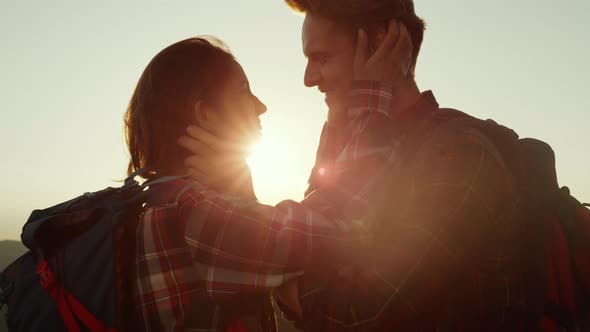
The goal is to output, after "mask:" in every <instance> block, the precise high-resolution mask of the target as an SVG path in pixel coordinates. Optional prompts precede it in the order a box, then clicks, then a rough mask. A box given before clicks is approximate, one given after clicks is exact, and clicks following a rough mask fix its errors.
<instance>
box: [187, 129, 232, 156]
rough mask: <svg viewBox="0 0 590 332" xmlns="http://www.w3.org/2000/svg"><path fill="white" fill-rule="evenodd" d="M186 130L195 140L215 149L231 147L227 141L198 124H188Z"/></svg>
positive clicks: (222, 149)
mask: <svg viewBox="0 0 590 332" xmlns="http://www.w3.org/2000/svg"><path fill="white" fill-rule="evenodd" d="M186 132H187V134H189V135H190V136H191V137H192V138H194V139H195V140H198V141H201V142H203V143H205V144H206V145H208V146H209V147H210V148H211V149H213V150H215V151H225V150H228V149H229V147H228V146H227V143H226V142H224V141H223V140H222V139H220V138H218V137H217V136H215V135H213V134H211V133H210V132H208V131H206V130H204V129H203V128H200V127H197V126H188V127H187V129H186Z"/></svg>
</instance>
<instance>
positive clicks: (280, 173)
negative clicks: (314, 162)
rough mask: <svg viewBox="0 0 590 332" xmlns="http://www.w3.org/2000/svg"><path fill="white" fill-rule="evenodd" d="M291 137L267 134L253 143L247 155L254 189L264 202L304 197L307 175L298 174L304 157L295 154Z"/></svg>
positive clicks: (272, 203) (269, 202) (275, 202)
mask: <svg viewBox="0 0 590 332" xmlns="http://www.w3.org/2000/svg"><path fill="white" fill-rule="evenodd" d="M273 134H274V135H273ZM288 136H289V135H286V134H284V133H283V134H281V133H276V132H275V133H270V132H267V133H265V135H262V137H261V138H260V139H259V140H258V142H257V143H255V145H253V146H252V149H251V153H250V156H249V157H248V158H247V161H248V165H249V166H250V169H251V171H252V181H253V184H254V191H255V192H256V196H257V197H258V200H259V201H260V202H261V203H264V204H271V205H274V204H277V203H278V202H280V201H282V200H284V199H295V200H300V199H301V198H302V194H303V192H304V190H305V187H306V183H307V175H306V174H304V175H303V176H300V175H299V174H298V173H299V172H298V167H299V166H300V165H301V158H299V157H298V155H297V154H296V153H294V149H293V142H291V139H290V138H289V137H288Z"/></svg>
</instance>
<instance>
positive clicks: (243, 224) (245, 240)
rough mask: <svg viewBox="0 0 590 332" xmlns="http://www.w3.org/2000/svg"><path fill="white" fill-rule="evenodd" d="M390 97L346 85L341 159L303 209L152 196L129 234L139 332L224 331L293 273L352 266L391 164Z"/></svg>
mask: <svg viewBox="0 0 590 332" xmlns="http://www.w3.org/2000/svg"><path fill="white" fill-rule="evenodd" d="M390 91H391V87H390V86H388V85H385V84H381V83H377V82H367V81H363V82H354V83H353V90H352V92H351V104H350V108H349V112H348V115H349V117H348V118H349V126H348V127H347V129H346V137H348V139H347V140H346V143H345V144H344V148H343V150H342V153H341V154H340V156H339V158H337V160H334V162H333V163H331V164H330V165H326V167H324V168H323V169H322V170H321V173H322V177H323V178H324V179H325V181H324V182H323V186H322V187H321V188H318V189H317V190H315V191H314V192H313V193H311V194H310V195H308V196H307V197H306V198H305V199H304V201H302V202H301V203H297V202H294V201H284V202H281V203H279V204H278V205H277V206H267V205H263V204H259V203H257V202H253V201H250V202H248V201H243V200H239V199H236V198H232V197H230V196H225V195H220V194H218V193H216V192H214V191H211V190H209V189H208V188H205V187H203V186H202V185H200V184H198V183H195V182H192V181H189V180H176V181H174V182H169V183H165V184H159V185H157V187H156V186H154V187H156V189H157V190H154V191H155V192H156V193H157V194H155V195H153V197H152V198H151V199H150V201H149V202H148V205H147V206H146V210H145V213H144V215H143V217H142V220H141V222H140V224H139V227H138V229H137V238H138V246H137V275H138V278H137V288H136V290H135V291H136V303H137V304H138V306H139V308H140V312H141V316H142V317H143V322H144V327H145V329H146V331H164V330H166V331H185V330H191V331H193V330H195V331H196V330H198V331H217V330H223V329H225V328H227V324H228V322H232V320H234V321H235V318H236V317H238V318H240V319H241V317H243V316H244V315H246V316H248V314H249V312H248V309H249V308H251V307H256V306H261V305H263V304H261V303H262V302H264V301H262V300H260V298H261V297H262V298H267V296H268V291H269V290H270V289H272V288H274V287H277V286H279V285H281V284H282V283H284V282H285V281H287V280H290V279H292V278H295V277H297V276H300V275H301V274H302V272H300V271H301V270H303V269H306V271H318V272H320V273H326V272H329V271H333V269H334V266H335V265H336V264H338V263H346V262H351V261H355V260H356V259H359V255H360V253H362V252H363V249H365V248H367V247H368V244H369V243H370V242H371V241H370V240H371V232H370V229H371V225H370V224H369V222H370V220H372V218H371V216H374V215H375V213H376V208H375V207H376V205H374V204H369V203H370V202H369V199H370V197H371V196H372V195H373V194H374V192H375V190H376V188H378V187H379V184H380V183H381V182H382V181H383V176H384V174H385V169H386V168H387V165H388V164H390V162H391V160H392V159H395V151H396V149H395V146H396V145H397V142H396V141H392V140H391V139H389V137H388V135H386V134H387V131H388V130H389V129H388V128H389V123H390V121H391V98H392V95H391V93H390ZM252 303H253V304H252ZM235 308H241V309H238V310H237V312H236V309H235ZM242 309H243V311H245V312H241V310H242Z"/></svg>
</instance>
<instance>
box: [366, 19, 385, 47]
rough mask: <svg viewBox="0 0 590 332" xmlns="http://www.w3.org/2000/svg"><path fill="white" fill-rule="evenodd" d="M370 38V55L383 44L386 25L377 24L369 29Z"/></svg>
mask: <svg viewBox="0 0 590 332" xmlns="http://www.w3.org/2000/svg"><path fill="white" fill-rule="evenodd" d="M371 30H372V31H371V34H372V36H369V42H370V44H369V47H370V49H371V54H372V53H374V52H375V51H377V49H379V46H381V44H383V41H384V40H385V36H387V25H384V24H379V25H377V26H376V27H374V28H373V29H371Z"/></svg>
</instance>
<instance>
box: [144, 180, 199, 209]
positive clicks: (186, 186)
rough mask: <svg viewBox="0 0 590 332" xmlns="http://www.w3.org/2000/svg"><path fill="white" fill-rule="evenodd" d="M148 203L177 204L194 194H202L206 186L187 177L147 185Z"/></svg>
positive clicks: (154, 204)
mask: <svg viewBox="0 0 590 332" xmlns="http://www.w3.org/2000/svg"><path fill="white" fill-rule="evenodd" d="M148 190H149V191H150V194H149V203H150V205H152V206H170V205H174V206H176V205H179V204H182V202H184V201H186V200H188V199H191V197H194V196H196V195H202V194H203V193H204V192H206V191H207V188H206V187H205V186H204V185H202V184H200V183H199V182H196V181H194V180H192V179H190V178H188V177H182V178H175V179H171V180H168V181H165V182H160V183H155V184H153V185H149V189H148Z"/></svg>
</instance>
